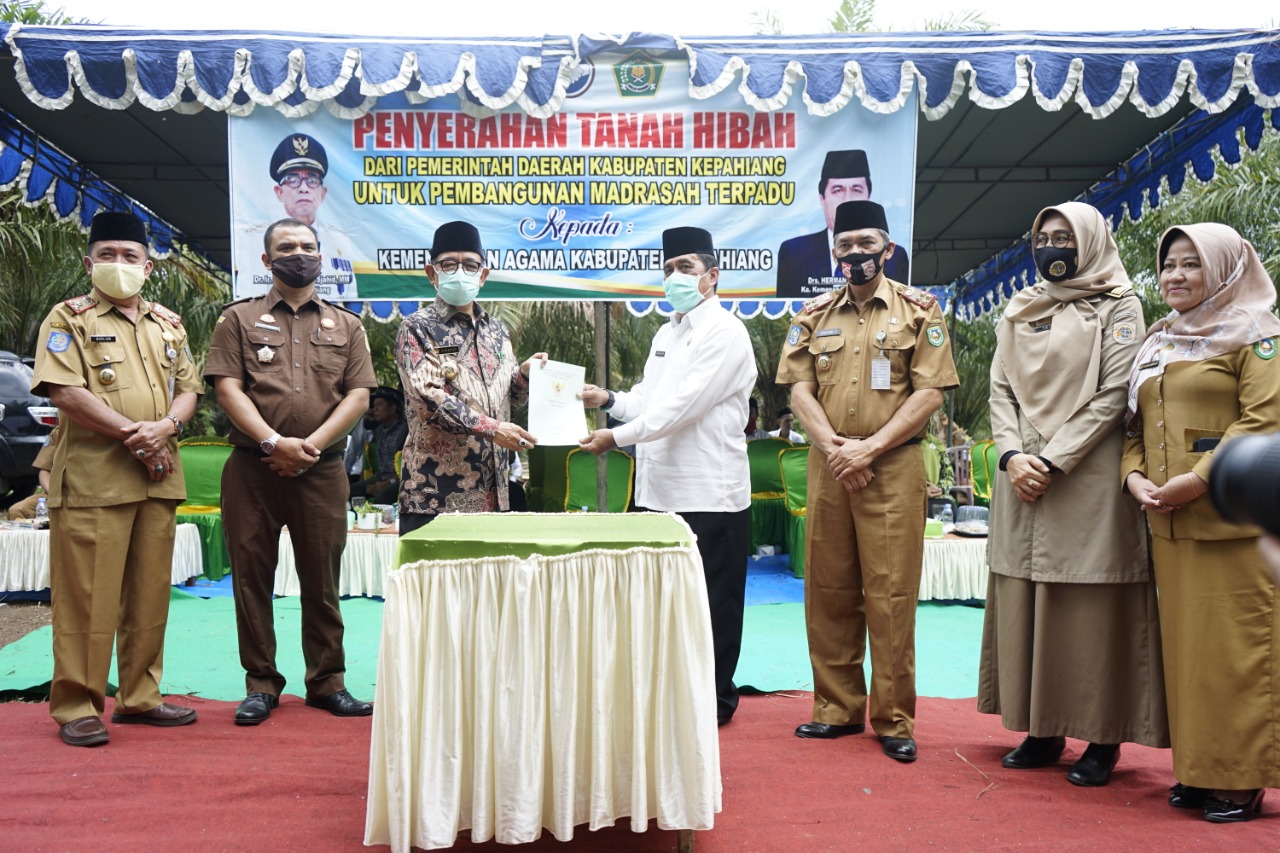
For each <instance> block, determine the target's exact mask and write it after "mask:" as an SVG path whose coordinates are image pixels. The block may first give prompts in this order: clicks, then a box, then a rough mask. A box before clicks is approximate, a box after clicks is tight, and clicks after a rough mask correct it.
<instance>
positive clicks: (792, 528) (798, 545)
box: [778, 444, 809, 578]
mask: <svg viewBox="0 0 1280 853" xmlns="http://www.w3.org/2000/svg"><path fill="white" fill-rule="evenodd" d="M778 467H779V468H780V469H781V471H782V488H783V492H784V493H785V495H786V503H787V552H788V553H790V554H791V573H792V574H794V575H795V576H796V577H798V578H802V577H804V531H805V523H806V521H807V519H806V513H807V507H808V501H809V474H808V467H809V445H807V444H806V445H804V446H801V447H791V448H788V449H787V450H784V451H782V453H780V454H779V455H778Z"/></svg>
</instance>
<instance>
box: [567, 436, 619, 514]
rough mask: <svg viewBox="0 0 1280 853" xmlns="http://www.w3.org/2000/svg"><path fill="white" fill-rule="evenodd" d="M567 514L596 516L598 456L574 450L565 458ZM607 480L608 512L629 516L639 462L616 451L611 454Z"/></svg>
mask: <svg viewBox="0 0 1280 853" xmlns="http://www.w3.org/2000/svg"><path fill="white" fill-rule="evenodd" d="M564 464H565V481H566V483H567V488H566V490H565V496H564V511H565V512H582V511H583V510H584V509H585V510H586V511H587V512H597V511H598V510H597V509H596V506H597V502H596V494H597V490H596V456H595V455H594V454H591V453H588V452H587V451H585V450H581V449H579V448H574V449H573V450H571V451H569V455H568V456H566V457H565V461H564ZM605 464H606V465H607V468H606V472H605V477H606V479H607V481H608V486H609V497H608V501H609V508H608V510H607V511H608V512H626V511H627V510H629V509H630V508H631V492H632V489H633V488H634V483H635V470H636V461H635V460H634V459H632V458H631V457H630V456H628V455H627V454H625V453H623V452H622V451H621V450H618V449H616V448H614V449H612V450H610V451H609V454H608V461H607V462H606V463H605Z"/></svg>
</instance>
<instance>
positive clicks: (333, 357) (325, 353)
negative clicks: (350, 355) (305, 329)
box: [310, 330, 347, 374]
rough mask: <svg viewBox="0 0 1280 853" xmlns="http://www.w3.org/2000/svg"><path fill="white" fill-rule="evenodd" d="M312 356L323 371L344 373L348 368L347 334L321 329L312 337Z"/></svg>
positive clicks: (316, 366) (313, 361)
mask: <svg viewBox="0 0 1280 853" xmlns="http://www.w3.org/2000/svg"><path fill="white" fill-rule="evenodd" d="M310 357H311V359H310V360H311V366H312V367H313V368H315V369H316V370H318V371H320V372H321V373H337V374H340V373H342V372H343V371H345V370H346V369H347V336H346V335H344V334H337V333H334V332H326V331H323V330H321V332H320V333H319V334H317V335H313V336H312V338H311V352H310Z"/></svg>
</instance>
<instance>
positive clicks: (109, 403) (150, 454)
mask: <svg viewBox="0 0 1280 853" xmlns="http://www.w3.org/2000/svg"><path fill="white" fill-rule="evenodd" d="M84 266H85V270H86V271H87V272H88V273H89V276H90V278H91V280H92V281H93V292H92V293H90V294H88V295H86V296H79V297H76V298H75V299H68V300H67V301H66V302H63V303H61V304H59V305H57V306H55V307H54V309H53V310H52V311H51V312H49V316H48V317H46V318H45V320H44V323H43V324H42V325H41V327H40V338H39V340H40V342H41V344H42V346H41V348H40V350H39V352H38V353H37V355H36V367H35V377H34V380H33V384H32V391H33V392H34V393H36V394H42V395H47V396H48V397H49V398H50V399H51V401H52V402H53V404H54V405H55V406H57V407H58V409H59V410H61V413H62V417H61V420H60V427H59V430H60V432H61V438H60V440H58V441H57V442H56V443H54V445H53V466H52V471H51V478H50V483H49V533H50V536H49V574H50V589H51V593H52V596H53V683H52V687H51V689H50V693H49V713H50V714H51V715H52V716H53V718H54V719H55V720H56V721H57V722H58V724H59V725H60V726H61V729H60V731H59V734H60V735H61V737H62V740H63V741H64V742H66V743H67V744H70V745H71V746H96V745H98V744H104V743H106V742H107V741H108V740H109V738H110V735H109V733H108V731H107V728H106V726H105V725H103V723H102V719H101V717H102V712H103V710H104V707H105V696H106V688H107V673H108V670H109V669H110V667H111V646H112V640H113V639H117V638H118V639H117V645H116V655H117V670H118V673H119V678H120V686H119V691H118V692H117V693H116V703H115V709H114V711H113V713H112V714H111V722H113V723H143V724H146V725H152V726H182V725H186V724H188V723H194V722H195V721H196V712H195V711H194V710H192V709H191V708H183V707H180V706H177V705H170V704H167V703H165V702H164V697H163V696H162V695H161V694H160V677H161V668H162V657H163V652H164V630H165V625H166V623H167V621H168V618H169V583H170V568H171V566H172V565H173V537H174V526H175V518H176V516H175V510H176V508H177V506H178V504H179V503H180V502H181V501H182V500H183V499H184V498H185V497H186V495H187V492H186V485H185V482H184V480H183V478H182V469H181V463H180V460H179V458H178V443H177V436H178V434H179V433H180V432H181V431H182V425H183V424H184V423H185V422H186V421H188V420H189V419H190V418H191V415H192V414H193V413H194V412H195V407H196V395H197V394H199V393H200V391H201V390H202V388H201V385H200V380H199V377H198V376H197V375H196V370H195V364H194V363H193V362H192V359H191V350H190V349H189V348H188V346H187V333H186V331H185V330H184V329H183V328H182V318H180V317H179V316H178V315H177V314H174V313H173V312H172V311H170V310H169V309H167V308H165V307H164V306H163V305H160V304H158V303H155V302H147V301H145V300H143V299H141V298H140V297H139V296H138V293H139V291H140V290H141V289H142V284H143V282H144V281H145V280H146V278H147V276H149V275H150V274H151V269H152V265H151V261H149V260H148V259H147V234H146V228H145V226H144V225H143V223H142V220H141V219H139V218H138V217H137V216H134V215H133V214H132V213H99V214H98V215H97V216H95V217H94V219H93V224H92V225H91V226H90V229H89V250H88V255H87V256H86V257H85V259H84Z"/></svg>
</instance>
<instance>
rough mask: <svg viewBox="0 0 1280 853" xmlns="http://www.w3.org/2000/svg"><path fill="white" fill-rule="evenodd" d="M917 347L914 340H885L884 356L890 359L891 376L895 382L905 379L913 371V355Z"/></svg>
mask: <svg viewBox="0 0 1280 853" xmlns="http://www.w3.org/2000/svg"><path fill="white" fill-rule="evenodd" d="M915 349H916V348H915V344H914V342H913V341H901V340H898V341H894V340H889V341H885V344H884V357H885V358H887V359H889V376H890V378H892V379H893V381H894V382H901V381H904V380H905V379H906V378H907V374H909V373H910V372H911V355H912V353H914V352H915ZM876 354H877V355H879V353H876Z"/></svg>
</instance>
